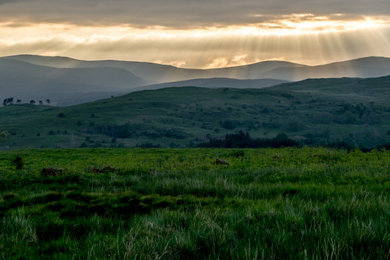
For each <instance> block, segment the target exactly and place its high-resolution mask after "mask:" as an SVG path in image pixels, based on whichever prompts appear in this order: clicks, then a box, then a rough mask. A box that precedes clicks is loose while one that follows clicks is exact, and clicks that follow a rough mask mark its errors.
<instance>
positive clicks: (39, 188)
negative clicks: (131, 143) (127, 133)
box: [0, 148, 390, 259]
mask: <svg viewBox="0 0 390 260" xmlns="http://www.w3.org/2000/svg"><path fill="white" fill-rule="evenodd" d="M216 159H220V160H219V161H220V163H219V164H216ZM226 163H227V164H226ZM16 168H22V169H16ZM0 198H1V199H0V220H1V221H0V257H1V258H4V259H45V258H48V259H49V258H50V259H53V258H55V259H389V258H390V152H388V151H372V152H369V153H362V152H360V151H352V152H349V153H348V152H346V151H342V150H331V149H323V148H301V149H295V148H294V149H293V148H291V149H254V150H251V149H248V150H227V149H226V150H224V149H78V150H19V151H9V152H0Z"/></svg>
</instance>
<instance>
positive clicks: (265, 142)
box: [198, 131, 300, 148]
mask: <svg viewBox="0 0 390 260" xmlns="http://www.w3.org/2000/svg"><path fill="white" fill-rule="evenodd" d="M198 146H199V147H207V148H265V147H274V148H279V147H298V146H300V144H299V143H298V142H297V141H294V140H292V139H290V138H289V137H288V136H287V135H286V134H283V133H282V134H279V135H277V136H276V137H274V138H256V139H255V138H252V137H250V135H249V133H248V132H246V133H244V132H243V131H239V132H238V133H235V134H227V135H226V136H225V138H224V139H214V138H212V139H210V140H209V141H208V142H206V143H201V144H199V145H198Z"/></svg>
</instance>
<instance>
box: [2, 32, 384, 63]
mask: <svg viewBox="0 0 390 260" xmlns="http://www.w3.org/2000/svg"><path fill="white" fill-rule="evenodd" d="M10 30H14V31H15V29H13V28H10ZM42 30H43V29H42V28H38V29H37V31H42ZM16 32H17V29H16ZM21 32H22V31H21ZM140 33H142V30H140ZM35 34H37V36H38V37H37V38H34V37H33V36H34V35H35ZM47 35H50V33H47V32H43V34H42V35H39V33H38V32H36V33H35V32H34V31H31V32H30V35H29V36H28V37H29V38H28V40H26V37H22V36H23V35H21V37H20V38H19V39H18V40H17V39H14V40H13V41H12V40H9V41H7V40H5V39H4V36H5V34H4V35H0V56H5V55H11V54H20V53H31V54H40V55H52V56H55V55H59V56H70V57H74V58H79V59H87V60H91V59H120V60H138V61H150V62H159V63H164V64H172V65H176V66H184V67H189V68H191V67H192V68H194V67H195V68H211V67H223V66H235V65H243V64H248V63H254V62H258V61H262V60H270V59H283V60H289V61H295V62H299V63H305V64H319V63H328V62H332V61H339V60H347V59H351V58H357V57H363V56H388V57H390V49H389V48H388V46H389V44H390V28H382V29H374V30H373V29H369V30H358V31H349V32H338V33H324V34H315V35H311V34H308V35H286V36H278V35H266V36H262V35H236V34H234V33H233V34H230V33H222V34H206V35H204V36H202V37H199V36H196V35H194V36H192V37H191V36H188V34H178V35H176V36H175V37H165V36H163V35H162V36H161V37H155V36H154V35H155V33H151V34H150V35H147V34H145V35H143V36H142V35H138V34H134V35H133V34H126V35H124V36H122V37H114V36H112V35H107V36H104V35H101V36H96V35H95V36H91V37H89V38H79V37H78V36H77V35H76V34H75V35H72V36H70V35H68V34H64V35H53V36H47ZM24 36H26V35H24Z"/></svg>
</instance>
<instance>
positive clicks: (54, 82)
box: [0, 59, 144, 105]
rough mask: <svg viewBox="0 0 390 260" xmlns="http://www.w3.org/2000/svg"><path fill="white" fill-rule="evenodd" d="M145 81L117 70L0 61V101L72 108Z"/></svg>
mask: <svg viewBox="0 0 390 260" xmlns="http://www.w3.org/2000/svg"><path fill="white" fill-rule="evenodd" d="M143 83H144V81H143V80H142V79H140V78H138V77H137V76H135V75H134V74H132V73H131V72H129V71H127V70H123V69H120V68H72V69H63V68H52V67H45V66H40V65H33V64H30V63H27V62H21V61H16V60H7V59H0V99H1V100H3V99H4V98H8V97H15V99H22V100H23V101H24V102H28V101H29V100H31V99H35V100H37V101H38V100H46V99H52V100H53V101H55V102H56V103H58V104H59V105H68V104H75V103H79V102H81V103H82V102H87V101H93V100H97V99H101V98H107V97H109V96H110V95H114V94H115V95H116V94H119V93H122V94H124V93H127V92H129V91H130V89H131V88H132V86H133V87H135V86H140V85H142V84H143Z"/></svg>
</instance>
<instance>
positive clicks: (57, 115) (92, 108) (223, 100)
mask: <svg viewBox="0 0 390 260" xmlns="http://www.w3.org/2000/svg"><path fill="white" fill-rule="evenodd" d="M389 84H390V77H383V78H378V79H318V80H305V81H302V82H297V83H290V84H283V85H280V86H277V87H272V88H266V89H205V88H195V87H188V88H167V89H160V90H153V91H140V92H135V93H131V94H128V95H125V96H121V97H116V98H111V99H106V100H100V101H96V102H92V103H87V104H82V105H77V106H71V107H65V108H58V107H47V106H31V105H15V106H10V107H2V108H0V131H3V130H5V131H8V133H9V136H8V139H7V140H6V142H5V143H2V144H0V149H1V148H2V149H7V148H11V149H20V148H76V147H80V146H81V145H83V146H87V147H118V146H119V147H122V146H125V147H135V146H137V145H143V144H145V143H149V144H154V145H160V146H161V147H189V146H191V145H196V144H199V143H201V142H204V141H207V140H208V138H213V137H223V136H224V135H225V134H229V133H234V132H236V131H238V130H243V131H248V132H249V133H250V134H251V136H253V137H257V138H260V137H261V138H273V137H275V136H276V135H277V134H279V133H281V132H285V133H287V134H288V135H289V136H290V137H291V138H294V139H296V140H299V141H303V140H306V141H308V142H309V143H310V144H315V145H322V146H323V145H325V144H327V143H331V142H337V141H341V140H345V141H347V142H349V143H350V144H351V145H354V146H360V147H364V148H371V147H375V146H377V145H378V144H383V143H387V142H390V134H389V133H390V106H389V102H388V100H389V98H390V91H389V87H388V86H389ZM114 137H116V138H115V139H113V138H114ZM309 143H308V144H309Z"/></svg>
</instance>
